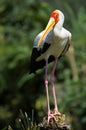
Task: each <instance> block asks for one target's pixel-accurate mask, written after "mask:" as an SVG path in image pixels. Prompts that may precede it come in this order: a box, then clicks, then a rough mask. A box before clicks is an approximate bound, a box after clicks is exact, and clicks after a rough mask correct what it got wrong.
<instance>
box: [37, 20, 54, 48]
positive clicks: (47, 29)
mask: <svg viewBox="0 0 86 130" xmlns="http://www.w3.org/2000/svg"><path fill="white" fill-rule="evenodd" d="M54 25H55V19H54V18H50V20H49V22H48V24H47V26H46V28H45V30H44V33H43V35H42V36H41V37H40V39H39V41H38V46H40V44H41V42H42V40H43V38H44V37H45V36H46V35H47V34H48V33H49V31H50V30H51V29H52V28H53V26H54Z"/></svg>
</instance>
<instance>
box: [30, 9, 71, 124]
mask: <svg viewBox="0 0 86 130" xmlns="http://www.w3.org/2000/svg"><path fill="white" fill-rule="evenodd" d="M63 23H64V14H63V13H62V12H61V11H60V10H55V11H53V12H52V13H51V15H50V19H49V22H48V24H47V26H46V28H45V30H43V31H42V32H41V33H39V34H38V35H37V36H36V38H35V40H34V45H33V50H32V55H31V63H30V73H35V72H36V70H38V69H40V68H43V67H44V66H45V87H46V95H47V103H48V122H49V120H50V119H51V118H55V116H54V115H55V114H60V112H59V111H58V107H57V101H56V94H55V87H54V73H55V69H56V63H57V60H58V59H59V58H60V57H61V56H62V55H64V54H65V53H66V52H67V50H68V48H69V46H70V42H71V33H70V32H69V31H68V30H67V29H65V28H64V27H63ZM52 61H54V65H53V69H52V72H51V76H50V81H51V85H52V93H53V98H54V106H55V108H54V111H53V114H52V113H51V111H50V104H49V92H48V77H47V73H48V63H50V62H52Z"/></svg>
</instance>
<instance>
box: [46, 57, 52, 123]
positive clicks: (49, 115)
mask: <svg viewBox="0 0 86 130" xmlns="http://www.w3.org/2000/svg"><path fill="white" fill-rule="evenodd" d="M47 72H48V58H47V59H46V66H45V87H46V95H47V104H48V123H49V121H50V119H51V118H54V116H53V114H52V113H51V112H50V104H49V92H48V77H47Z"/></svg>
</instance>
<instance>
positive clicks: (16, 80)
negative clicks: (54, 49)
mask: <svg viewBox="0 0 86 130" xmlns="http://www.w3.org/2000/svg"><path fill="white" fill-rule="evenodd" d="M55 9H59V10H61V11H63V13H64V15H65V23H64V26H65V28H67V29H68V30H69V31H70V32H71V33H72V47H71V48H70V50H69V52H68V53H67V55H66V56H64V57H62V58H61V59H60V60H59V62H58V64H57V70H56V75H55V86H56V92H57V100H58V107H59V111H60V112H61V113H65V114H66V116H67V118H68V121H69V122H70V123H71V127H72V130H84V129H85V128H86V1H85V0H23V1H21V0H0V129H2V128H4V127H5V126H7V125H9V124H10V125H12V126H13V128H15V130H17V129H19V128H18V126H17V125H16V120H17V118H18V115H19V110H20V109H22V110H23V111H26V112H27V113H28V115H29V116H31V113H32V110H34V120H35V121H37V122H39V121H41V120H42V118H43V116H45V115H46V114H47V112H46V111H47V104H46V93H45V87H44V81H43V80H44V69H42V70H40V71H39V72H38V73H37V74H36V75H34V74H31V75H29V63H30V55H31V51H32V46H33V41H34V38H35V36H36V35H37V34H38V33H39V32H40V31H42V30H43V29H44V28H45V26H46V24H47V22H48V19H49V15H50V13H51V12H52V11H53V10H55ZM51 69H52V64H50V65H49V73H50V71H51ZM50 88H51V86H50V87H49V89H50ZM50 93H51V89H50ZM50 102H51V108H52V109H53V99H52V96H51V98H50Z"/></svg>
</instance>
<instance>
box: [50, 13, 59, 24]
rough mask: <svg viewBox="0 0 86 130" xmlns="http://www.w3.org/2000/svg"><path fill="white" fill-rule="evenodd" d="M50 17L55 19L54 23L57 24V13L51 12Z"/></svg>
mask: <svg viewBox="0 0 86 130" xmlns="http://www.w3.org/2000/svg"><path fill="white" fill-rule="evenodd" d="M50 17H52V18H54V19H55V23H57V22H58V21H59V13H58V12H55V11H54V12H52V13H51V15H50Z"/></svg>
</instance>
